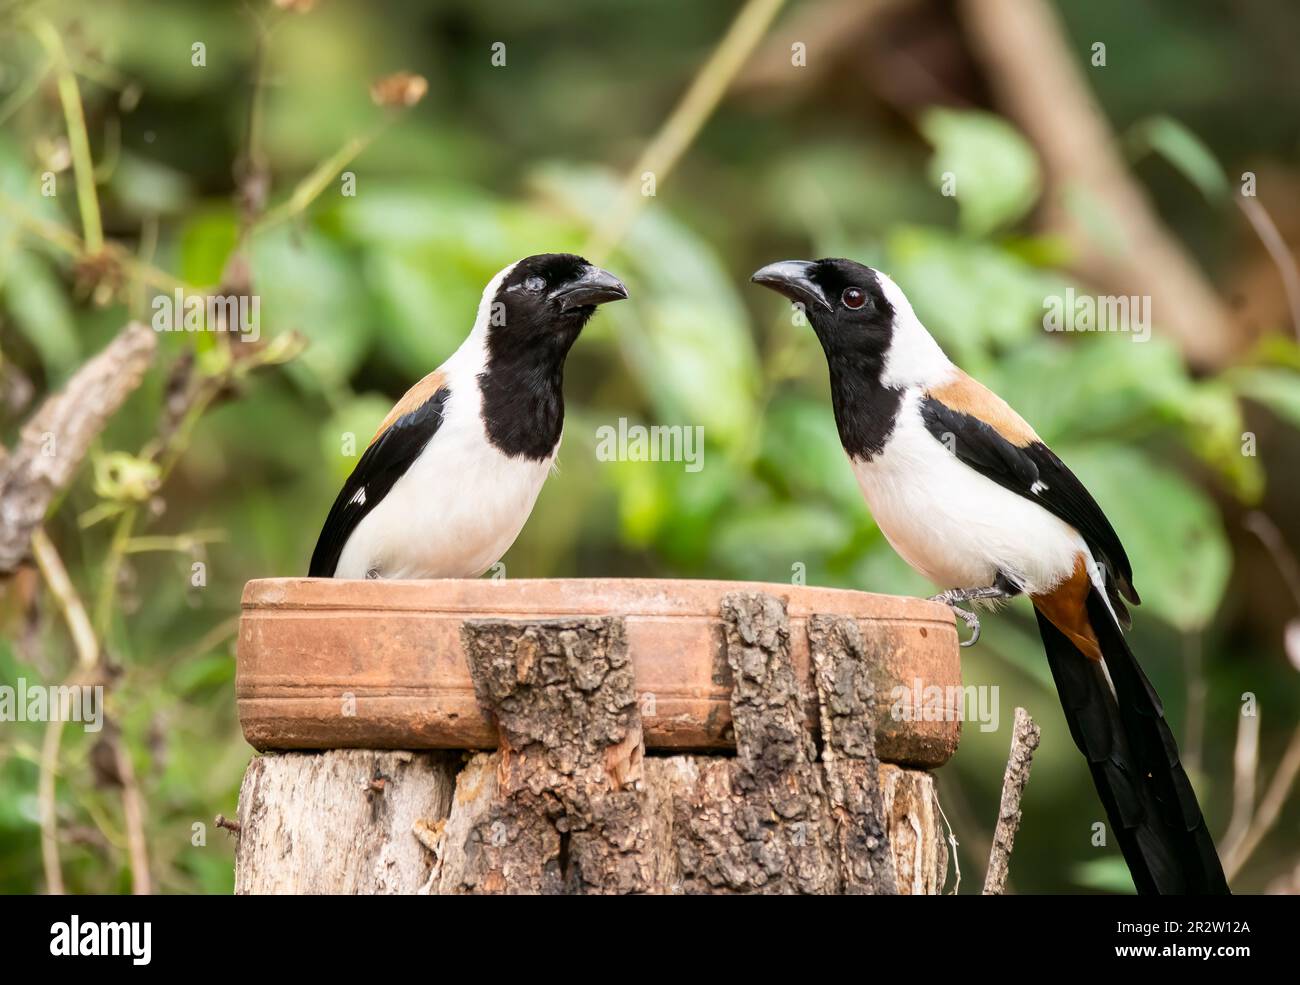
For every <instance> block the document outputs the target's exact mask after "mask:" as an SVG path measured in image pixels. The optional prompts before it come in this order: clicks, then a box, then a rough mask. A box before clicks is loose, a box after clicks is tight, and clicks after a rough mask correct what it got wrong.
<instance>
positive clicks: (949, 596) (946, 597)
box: [930, 592, 980, 647]
mask: <svg viewBox="0 0 1300 985" xmlns="http://www.w3.org/2000/svg"><path fill="white" fill-rule="evenodd" d="M930 601H931V602H942V603H943V604H944V605H946V606H947V607H948V608H950V609H952V611H953V613H954V614H955V615H956V616H957V617H958V618H959V619H961V621H962V622H964V623H965V624H966V628H967V629H969V630H970V639H968V640H966V642H964V643H962V646H963V647H967V646H974V645H975V644H976V643H978V642H979V640H980V617H979V616H977V615H975V613H973V612H971V611H970V610H969V609H963V608H960V607H959V606H957V605H956V604H955V599H954V597H953V593H951V592H940V593H939V594H938V595H931V596H930Z"/></svg>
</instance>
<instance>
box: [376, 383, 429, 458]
mask: <svg viewBox="0 0 1300 985" xmlns="http://www.w3.org/2000/svg"><path fill="white" fill-rule="evenodd" d="M446 382H447V374H446V373H444V372H443V371H442V370H441V369H435V370H434V371H433V372H432V373H430V374H429V375H428V376H426V377H425V378H424V379H422V380H421V381H420V382H419V383H417V384H415V386H413V387H411V389H409V390H407V391H406V393H404V394H403V395H402V399H401V400H399V401H397V403H395V404H394V405H393V409H392V410H390V411H389V412H388V416H387V417H385V418H384V420H383V423H382V424H380V425H379V430H377V431H376V432H375V436H374V437H373V438H371V439H370V443H371V444H372V445H373V444H374V443H375V442H376V441H377V440H378V439H379V436H380V435H381V434H383V433H384V432H385V431H387V430H388V429H389V428H390V427H392V426H393V423H394V422H395V421H397V420H398V419H399V418H402V417H405V416H406V415H407V414H409V413H411V411H413V410H416V409H417V408H419V407H420V406H421V405H423V404H426V403H428V402H429V400H430V398H432V397H433V395H434V394H435V393H437V392H438V391H439V390H440V389H441V388H442V386H443V385H444V384H445V383H446Z"/></svg>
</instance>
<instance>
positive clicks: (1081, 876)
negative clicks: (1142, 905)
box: [1073, 856, 1135, 894]
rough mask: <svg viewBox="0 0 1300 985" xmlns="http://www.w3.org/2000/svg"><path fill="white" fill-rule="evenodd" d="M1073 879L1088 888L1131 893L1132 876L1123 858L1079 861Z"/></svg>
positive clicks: (1132, 890) (1132, 889) (1108, 857)
mask: <svg viewBox="0 0 1300 985" xmlns="http://www.w3.org/2000/svg"><path fill="white" fill-rule="evenodd" d="M1073 871H1074V881H1075V882H1077V883H1078V884H1079V885H1080V886H1085V887H1087V888H1088V889H1100V890H1102V891H1104V892H1108V893H1130V894H1131V893H1133V892H1135V890H1134V888H1133V877H1132V876H1131V875H1130V874H1129V871H1128V866H1127V865H1126V864H1125V863H1124V859H1123V858H1114V857H1112V856H1107V857H1106V858H1097V859H1093V860H1092V861H1090V862H1081V863H1080V864H1078V865H1076V866H1075V867H1074V870H1073Z"/></svg>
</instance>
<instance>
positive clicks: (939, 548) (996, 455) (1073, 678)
mask: <svg viewBox="0 0 1300 985" xmlns="http://www.w3.org/2000/svg"><path fill="white" fill-rule="evenodd" d="M752 279H753V281H754V282H755V283H757V284H760V285H762V286H763V287H766V288H770V289H771V290H773V291H776V292H777V293H779V294H781V295H784V296H785V297H786V298H788V299H789V300H791V301H793V302H794V303H795V304H796V305H797V306H799V307H800V308H802V310H803V311H804V313H805V315H806V319H807V321H808V322H809V323H810V324H811V326H812V328H813V331H814V332H815V333H816V336H817V338H818V340H819V342H820V343H821V347H822V350H823V352H824V353H825V356H826V363H827V367H828V370H829V373H830V392H831V404H832V408H833V411H834V416H835V423H836V427H837V429H838V431H839V437H840V442H841V444H842V445H843V447H844V451H845V452H846V453H847V455H848V458H849V461H850V464H851V467H852V470H853V472H854V474H855V476H856V478H857V481H858V485H859V488H860V490H861V492H862V494H863V498H864V499H865V500H866V502H867V505H868V507H869V509H870V511H871V513H872V516H873V517H874V519H875V521H876V524H877V525H878V526H879V528H880V530H881V532H882V533H883V534H884V536H885V538H886V539H887V540H888V541H889V543H890V545H891V546H892V547H893V549H894V550H895V551H896V552H897V553H898V554H899V555H900V556H901V557H902V558H903V559H904V560H905V561H906V562H907V563H908V564H909V565H910V566H911V567H912V568H914V569H915V570H917V571H918V572H920V573H921V574H922V575H924V576H925V577H926V578H928V579H929V580H930V581H932V582H934V583H935V584H936V585H938V586H941V587H942V588H943V589H944V590H943V591H942V592H941V593H939V594H938V595H936V596H934V600H935V601H940V602H944V603H947V604H948V605H950V606H952V607H953V608H954V609H955V610H956V612H957V615H959V616H961V617H962V618H963V619H964V620H965V621H966V622H967V624H968V625H969V626H970V627H971V629H972V632H973V634H974V635H973V636H972V640H971V641H970V642H973V641H974V640H975V639H977V638H978V626H979V620H978V617H977V616H976V615H975V614H974V613H973V612H969V611H967V610H963V609H961V608H960V607H959V606H960V604H962V603H973V604H974V605H976V606H980V605H983V606H996V605H997V604H999V603H1001V602H1003V601H1006V600H1009V599H1011V598H1013V597H1015V596H1018V595H1024V596H1028V597H1029V599H1030V601H1031V602H1032V603H1033V607H1034V613H1035V617H1036V619H1037V622H1038V629H1039V634H1040V636H1041V637H1042V642H1043V648H1044V650H1045V651H1046V655H1047V661H1048V664H1049V666H1050V668H1051V672H1052V677H1053V679H1054V681H1055V684H1056V689H1057V692H1058V694H1059V697H1060V699H1061V706H1062V709H1063V710H1064V713H1065V719H1066V721H1067V723H1068V725H1069V730H1070V733H1071V736H1072V738H1073V740H1074V742H1075V744H1076V745H1077V746H1078V748H1079V750H1080V751H1081V752H1082V753H1083V754H1084V755H1085V756H1086V757H1087V760H1088V766H1089V769H1090V771H1091V773H1092V778H1093V782H1094V785H1095V786H1096V788H1097V793H1098V795H1099V797H1100V799H1101V802H1102V805H1103V807H1104V808H1105V811H1106V815H1107V817H1108V818H1109V820H1110V826H1111V829H1112V831H1113V832H1114V833H1115V837H1116V841H1117V842H1118V843H1119V847H1120V850H1121V852H1122V854H1123V856H1124V860H1125V862H1126V863H1127V865H1128V868H1129V871H1130V873H1131V874H1132V877H1133V883H1134V886H1135V888H1136V889H1137V891H1138V892H1139V893H1142V894H1162V895H1167V894H1178V895H1202V894H1205V895H1210V894H1221V893H1227V892H1229V890H1228V885H1227V880H1226V879H1225V877H1224V873H1223V867H1222V865H1221V863H1220V860H1219V856H1218V853H1217V852H1216V850H1215V847H1214V840H1213V838H1212V837H1211V835H1210V833H1209V831H1208V829H1207V827H1206V823H1205V818H1204V817H1203V815H1202V813H1201V808H1200V805H1199V804H1198V802H1197V800H1196V795H1195V792H1194V791H1193V789H1192V785H1191V782H1190V781H1189V779H1188V777H1187V773H1186V771H1185V770H1184V768H1183V766H1182V764H1181V762H1180V760H1179V753H1178V746H1177V743H1176V742H1175V741H1174V736H1173V733H1172V731H1171V730H1170V728H1169V724H1168V722H1167V721H1166V719H1165V715H1164V709H1163V706H1162V704H1161V701H1160V697H1159V696H1158V695H1157V694H1156V691H1155V688H1154V687H1152V685H1151V682H1150V681H1149V680H1148V679H1147V677H1146V674H1145V673H1144V672H1143V670H1142V668H1141V666H1140V665H1139V663H1138V661H1137V659H1136V658H1135V657H1134V655H1133V652H1132V650H1131V649H1130V648H1129V645H1128V642H1127V640H1126V639H1125V636H1124V632H1123V631H1124V630H1126V629H1128V628H1129V627H1130V624H1131V619H1130V616H1129V612H1128V609H1127V606H1126V604H1125V603H1126V602H1127V603H1129V604H1132V605H1138V604H1139V603H1140V601H1141V600H1140V598H1139V596H1138V593H1137V591H1136V590H1135V589H1134V587H1133V572H1132V567H1131V565H1130V563H1129V559H1128V556H1127V555H1126V554H1125V552H1124V547H1123V545H1122V544H1121V543H1120V540H1119V537H1118V536H1117V535H1116V533H1115V530H1114V528H1113V527H1112V526H1111V524H1110V522H1109V521H1108V520H1107V519H1106V515H1105V514H1104V513H1103V512H1102V510H1101V507H1100V506H1099V505H1098V504H1097V502H1096V500H1095V499H1093V497H1092V496H1091V495H1090V494H1089V492H1088V490H1087V489H1085V488H1084V486H1083V484H1082V483H1081V482H1080V481H1079V479H1078V478H1076V477H1075V475H1074V473H1072V472H1071V471H1070V469H1069V468H1068V467H1067V466H1066V465H1065V463H1064V462H1062V461H1061V459H1060V458H1058V457H1057V456H1056V454H1055V453H1053V452H1052V450H1051V449H1050V448H1048V447H1047V445H1046V444H1045V443H1044V442H1043V441H1042V439H1041V438H1039V436H1038V435H1037V434H1036V433H1035V432H1034V430H1033V428H1032V427H1030V426H1029V424H1027V423H1026V422H1025V420H1024V419H1023V418H1022V417H1020V415H1019V414H1017V413H1016V412H1015V411H1014V410H1012V409H1011V407H1010V406H1009V405H1008V404H1007V403H1006V402H1005V401H1004V400H1003V399H1002V398H1001V397H999V396H998V395H997V394H995V393H993V392H992V391H991V390H989V389H987V388H986V387H985V386H983V385H982V384H980V383H979V382H977V381H976V380H975V379H973V378H971V377H970V376H968V375H967V374H966V373H964V372H963V371H962V370H961V369H959V368H958V367H957V366H956V365H954V364H953V362H952V361H951V360H950V359H948V357H947V356H946V355H945V354H944V352H943V350H942V349H941V348H940V346H939V344H938V343H937V342H936V341H935V340H934V338H933V337H932V336H931V335H930V333H929V332H928V331H927V330H926V328H925V326H924V325H923V324H922V323H921V321H920V320H919V319H918V318H917V316H916V314H915V313H914V312H913V310H912V306H911V304H910V303H909V302H908V299H907V297H906V296H905V295H904V294H903V292H902V290H900V289H899V287H898V285H896V284H895V283H894V282H893V281H892V280H891V279H890V278H889V277H888V276H887V275H885V274H883V273H881V272H879V271H877V270H874V269H872V268H870V267H867V266H864V265H863V264H860V263H857V262H855V261H853V260H847V259H842V258H826V259H821V260H783V261H780V262H777V263H772V264H769V265H767V266H765V267H763V268H762V269H760V270H758V271H757V272H755V273H754V275H753V277H752ZM963 645H965V644H963Z"/></svg>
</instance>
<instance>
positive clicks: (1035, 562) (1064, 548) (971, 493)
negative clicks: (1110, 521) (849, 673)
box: [853, 390, 1091, 594]
mask: <svg viewBox="0 0 1300 985" xmlns="http://www.w3.org/2000/svg"><path fill="white" fill-rule="evenodd" d="M919 405H920V401H919V392H918V391H915V390H913V391H911V392H909V393H908V394H907V395H906V396H905V397H904V400H903V404H902V406H901V407H900V409H899V415H898V420H897V423H896V425H895V428H894V432H893V434H892V435H891V436H890V439H889V441H888V443H887V444H886V445H885V448H884V450H883V451H882V452H881V453H880V454H879V455H877V456H875V457H874V458H873V459H872V460H871V461H870V462H862V461H854V462H853V470H854V473H855V474H856V475H857V478H858V485H859V486H860V487H861V488H862V494H863V496H864V497H865V498H866V500H867V505H868V506H869V507H870V509H871V513H872V516H873V517H874V518H875V520H876V523H877V524H878V525H879V527H880V529H881V531H882V532H883V533H884V535H885V537H886V538H887V539H888V540H889V543H890V544H891V545H892V546H893V548H894V550H896V551H897V552H898V553H899V555H900V556H901V557H902V558H903V560H905V561H907V563H908V564H910V565H911V566H912V567H913V568H915V569H916V570H917V571H919V572H920V573H921V574H923V575H925V576H926V577H927V578H929V579H930V580H931V581H933V582H934V583H935V584H936V585H938V586H939V587H941V588H945V589H946V588H982V587H985V586H988V585H991V584H993V580H994V579H995V578H996V577H997V574H998V572H999V571H1002V572H1004V573H1006V574H1007V575H1008V576H1010V577H1012V578H1014V579H1016V580H1017V581H1018V582H1019V583H1020V584H1021V585H1022V586H1023V587H1024V589H1025V591H1026V592H1027V593H1028V594H1034V593H1037V592H1040V591H1047V590H1050V589H1051V588H1052V587H1054V586H1055V585H1057V584H1059V583H1060V581H1061V580H1062V579H1063V578H1065V577H1066V576H1067V575H1068V574H1069V573H1070V572H1071V571H1072V570H1073V568H1074V559H1075V555H1076V554H1077V553H1078V552H1079V551H1083V552H1084V553H1085V556H1086V557H1088V558H1091V555H1090V554H1089V553H1088V549H1087V545H1086V544H1085V543H1084V541H1083V538H1082V537H1080V536H1079V534H1078V532H1077V531H1075V529H1074V528H1073V527H1071V526H1070V525H1069V524H1067V523H1065V522H1064V521H1062V520H1060V519H1058V518H1057V517H1055V516H1053V515H1052V514H1051V513H1049V512H1048V511H1047V510H1046V509H1044V508H1043V507H1042V506H1039V505H1038V504H1036V503H1034V502H1032V501H1030V500H1028V499H1026V498H1025V497H1023V496H1020V495H1018V494H1017V493H1014V492H1011V491H1010V490H1008V489H1004V488H1003V487H1002V486H1000V485H998V484H997V483H996V482H994V481H993V480H991V479H987V478H985V477H984V476H982V475H980V474H979V473H978V472H976V471H975V470H974V469H972V468H971V467H970V466H968V465H966V464H964V463H963V462H962V461H961V460H960V459H958V458H957V456H956V455H954V454H952V453H951V452H949V451H948V449H947V448H945V447H944V445H943V444H942V443H940V442H939V441H938V440H937V439H935V438H934V436H933V435H931V434H930V433H929V431H927V430H926V428H925V425H924V423H923V422H922V420H921V416H920V410H919Z"/></svg>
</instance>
